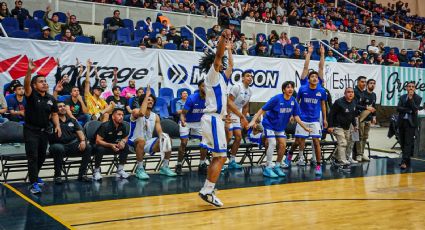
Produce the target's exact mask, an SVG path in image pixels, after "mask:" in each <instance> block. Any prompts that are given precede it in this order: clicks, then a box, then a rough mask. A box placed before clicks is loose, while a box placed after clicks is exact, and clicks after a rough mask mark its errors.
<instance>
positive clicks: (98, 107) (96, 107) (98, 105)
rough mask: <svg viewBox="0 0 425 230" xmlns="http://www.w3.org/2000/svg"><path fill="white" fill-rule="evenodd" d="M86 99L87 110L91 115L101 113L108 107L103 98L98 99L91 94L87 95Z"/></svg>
mask: <svg viewBox="0 0 425 230" xmlns="http://www.w3.org/2000/svg"><path fill="white" fill-rule="evenodd" d="M84 97H85V99H86V103H87V109H88V110H89V114H91V115H96V114H98V113H100V112H101V111H102V110H104V109H105V108H106V106H108V104H107V103H106V101H105V100H103V99H101V98H99V99H96V98H95V97H94V96H93V95H92V94H91V93H88V94H86V95H85V96H84Z"/></svg>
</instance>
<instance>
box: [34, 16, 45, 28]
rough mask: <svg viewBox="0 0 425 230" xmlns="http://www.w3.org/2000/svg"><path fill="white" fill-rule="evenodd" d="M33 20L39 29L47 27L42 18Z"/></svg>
mask: <svg viewBox="0 0 425 230" xmlns="http://www.w3.org/2000/svg"><path fill="white" fill-rule="evenodd" d="M35 20H36V21H37V23H38V24H39V25H40V28H43V27H45V26H47V24H46V22H45V21H44V20H43V19H42V18H39V19H35ZM40 31H41V29H40Z"/></svg>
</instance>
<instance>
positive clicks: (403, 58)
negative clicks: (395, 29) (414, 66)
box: [397, 49, 409, 63]
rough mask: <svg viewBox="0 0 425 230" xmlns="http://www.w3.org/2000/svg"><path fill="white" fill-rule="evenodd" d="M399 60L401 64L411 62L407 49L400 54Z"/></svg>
mask: <svg viewBox="0 0 425 230" xmlns="http://www.w3.org/2000/svg"><path fill="white" fill-rule="evenodd" d="M397 57H398V60H399V61H400V63H401V62H405V63H407V62H409V58H408V57H407V51H406V49H402V50H401V52H400V53H399V54H398V56H397Z"/></svg>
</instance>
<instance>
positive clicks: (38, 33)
mask: <svg viewBox="0 0 425 230" xmlns="http://www.w3.org/2000/svg"><path fill="white" fill-rule="evenodd" d="M40 37H41V32H35V33H31V34H29V38H31V39H38V38H40Z"/></svg>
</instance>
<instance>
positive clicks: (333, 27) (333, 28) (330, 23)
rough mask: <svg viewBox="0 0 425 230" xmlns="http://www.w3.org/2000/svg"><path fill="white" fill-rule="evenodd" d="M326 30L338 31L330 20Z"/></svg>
mask: <svg viewBox="0 0 425 230" xmlns="http://www.w3.org/2000/svg"><path fill="white" fill-rule="evenodd" d="M326 29H327V30H330V31H337V30H338V29H337V28H336V26H335V25H334V24H333V22H332V20H329V21H328V22H327V23H326Z"/></svg>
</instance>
